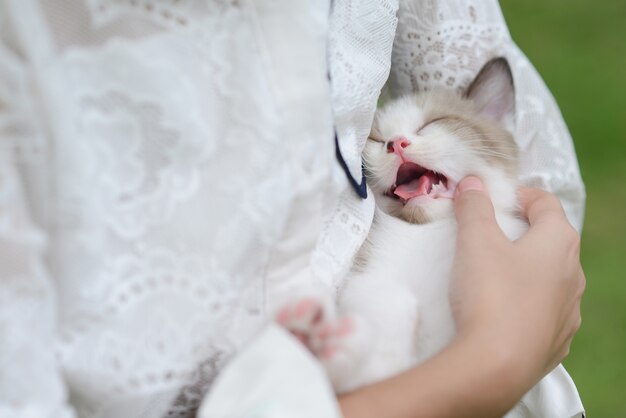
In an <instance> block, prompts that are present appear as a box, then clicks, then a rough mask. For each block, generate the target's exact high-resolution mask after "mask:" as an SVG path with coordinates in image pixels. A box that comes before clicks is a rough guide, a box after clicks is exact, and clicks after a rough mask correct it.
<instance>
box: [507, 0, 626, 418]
mask: <svg viewBox="0 0 626 418" xmlns="http://www.w3.org/2000/svg"><path fill="white" fill-rule="evenodd" d="M500 4H501V6H502V9H503V10H504V15H505V17H506V19H507V22H508V24H509V29H510V31H511V34H512V36H513V39H514V40H515V41H516V43H517V44H518V45H519V46H520V48H521V49H522V50H523V51H524V52H525V53H526V55H528V57H529V58H530V60H531V61H532V62H533V63H534V64H535V66H536V67H537V69H538V70H539V73H540V74H541V75H542V76H543V78H544V80H545V82H546V83H547V84H548V87H549V88H550V90H551V91H552V93H553V94H554V96H555V97H556V100H557V102H558V103H559V105H560V107H561V111H562V112H563V116H564V117H565V120H566V122H567V124H568V126H569V129H570V131H571V133H572V137H573V138H574V143H575V145H576V150H577V152H578V158H579V161H580V168H581V172H582V176H583V179H584V181H585V184H586V187H587V213H586V217H585V225H584V229H583V239H582V246H583V248H582V260H583V261H582V263H583V267H584V269H585V273H586V275H587V291H586V294H585V298H584V300H583V326H582V328H581V330H580V331H579V333H578V334H577V336H576V338H575V340H574V344H573V346H572V350H571V354H570V356H569V357H568V359H567V360H566V362H565V366H566V367H567V369H568V370H569V372H570V374H571V375H572V376H573V377H574V380H575V381H576V384H577V386H578V389H579V391H580V393H581V396H582V398H583V402H584V403H585V407H586V408H587V412H588V415H589V416H590V417H591V418H593V417H603V418H604V417H626V280H624V277H625V276H626V275H625V274H624V273H625V270H626V269H625V267H626V0H603V1H594V2H592V1H589V0H587V1H582V0H549V1H547V0H523V1H522V0H501V1H500Z"/></svg>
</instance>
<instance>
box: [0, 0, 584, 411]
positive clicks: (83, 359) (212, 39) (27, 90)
mask: <svg viewBox="0 0 626 418" xmlns="http://www.w3.org/2000/svg"><path fill="white" fill-rule="evenodd" d="M333 3H334V4H333V5H332V7H331V4H330V0H326V1H310V0H160V1H157V0H20V1H17V0H5V1H2V2H0V144H1V146H0V417H12V418H26V417H28V418H30V417H33V418H67V417H74V416H78V417H85V418H87V417H89V418H109V417H111V418H113V417H124V418H126V417H129V418H134V417H138V418H139V417H142V418H153V417H155V418H160V417H193V416H195V413H196V411H197V409H198V406H199V405H200V402H201V400H202V399H203V397H204V396H205V394H206V393H207V392H208V391H209V389H210V388H211V384H212V382H213V380H214V378H215V377H216V375H217V373H218V372H219V371H220V370H221V368H222V367H223V365H224V364H225V363H226V362H228V361H229V360H230V359H232V358H234V356H235V354H236V353H238V352H240V351H241V349H242V348H243V347H246V346H248V345H249V344H250V342H251V341H254V340H255V337H256V336H258V335H260V334H259V332H260V331H261V330H262V329H263V327H264V325H265V324H267V322H268V316H269V312H270V311H271V307H272V306H274V305H275V304H276V303H277V301H278V300H279V295H280V294H284V293H285V292H286V291H288V290H289V289H293V288H294V287H298V286H300V285H303V284H306V285H309V286H311V285H313V286H317V287H325V288H327V289H329V291H333V289H336V288H337V287H338V286H339V285H340V284H341V281H342V279H343V277H344V276H345V274H346V272H347V271H348V269H349V268H350V264H351V261H352V257H353V256H354V254H355V253H356V251H357V250H358V248H359V246H360V245H361V243H362V242H363V239H364V238H365V236H366V235H367V233H368V230H369V227H370V223H371V220H372V216H373V208H374V206H373V200H372V199H371V198H369V199H366V200H363V199H360V198H358V197H357V195H356V193H354V191H353V190H352V189H351V188H350V187H349V186H348V183H347V181H346V176H345V173H344V172H343V171H342V170H341V168H340V167H339V166H338V164H337V163H336V160H335V148H334V142H333V138H334V129H336V131H337V134H338V139H339V145H340V149H341V152H342V154H343V156H344V157H345V159H346V161H347V163H348V166H349V168H350V172H351V174H352V175H353V177H354V178H356V179H357V180H359V181H360V177H361V173H360V152H361V148H362V146H363V144H364V141H365V139H366V137H367V133H368V132H369V126H370V124H371V121H372V117H373V112H374V110H375V107H376V102H377V100H378V97H379V94H380V91H381V89H382V88H383V85H384V84H385V82H386V80H387V79H388V78H389V86H390V90H391V91H392V93H393V94H399V93H402V92H407V91H417V90H420V89H427V88H431V87H433V86H435V85H445V86H448V87H450V88H463V87H464V86H467V84H468V83H469V81H470V79H471V78H472V77H473V76H474V74H475V73H476V72H477V71H478V70H479V69H480V67H481V66H482V65H483V64H484V63H485V62H486V61H487V60H488V59H490V58H492V57H494V56H498V55H504V56H506V57H507V58H508V59H509V62H510V63H511V65H512V68H513V73H514V78H515V84H516V86H517V103H516V104H517V120H516V138H517V140H518V142H519V145H520V148H521V150H522V172H521V180H522V181H523V182H524V183H526V184H530V185H534V186H541V187H543V188H545V189H547V190H550V191H553V192H555V193H557V194H558V195H559V196H560V197H561V199H562V202H563V204H564V206H565V208H566V211H567V213H568V215H569V217H570V220H571V221H572V222H573V223H574V225H575V226H576V227H577V228H579V229H580V227H581V223H582V215H583V202H584V190H583V185H582V182H581V179H580V176H579V171H578V166H577V163H576V156H575V153H574V149H573V146H572V141H571V139H570V137H569V134H568V132H567V129H566V127H565V125H564V123H563V120H562V118H561V116H560V113H559V111H558V108H557V107H556V104H555V102H554V100H553V99H552V97H551V95H550V94H549V92H548V90H547V89H546V87H545V86H544V84H543V83H542V81H541V79H540V78H539V76H538V75H537V73H536V72H535V70H534V69H533V68H532V66H531V65H530V64H529V62H528V61H527V59H526V58H525V57H524V56H523V55H522V54H521V52H519V50H518V49H517V48H516V47H515V45H514V44H513V43H512V41H511V40H510V36H509V34H508V32H507V29H506V25H505V23H504V20H503V18H502V14H501V12H500V9H499V6H498V4H497V2H496V1H495V0H476V1H467V0H466V1H458V0H439V1H437V0H428V1H427V0H406V1H402V2H401V4H400V5H398V1H397V0H395V1H394V0H358V1H352V0H335V1H334V2H333ZM396 16H398V17H397V18H396ZM396 26H397V31H396ZM394 37H395V38H394ZM392 47H393V48H392ZM328 75H330V79H331V81H330V83H329V81H328ZM262 335H265V334H262ZM259 338H260V337H259ZM259 338H257V340H258V339H259ZM320 384H323V383H320Z"/></svg>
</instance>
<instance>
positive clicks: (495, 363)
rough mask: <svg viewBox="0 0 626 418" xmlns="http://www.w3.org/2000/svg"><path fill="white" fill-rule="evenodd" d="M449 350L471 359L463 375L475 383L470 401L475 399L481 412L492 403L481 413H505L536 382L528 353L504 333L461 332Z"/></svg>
mask: <svg viewBox="0 0 626 418" xmlns="http://www.w3.org/2000/svg"><path fill="white" fill-rule="evenodd" d="M448 350H450V351H451V352H452V356H455V357H458V358H460V359H467V360H466V361H467V365H466V366H465V367H464V368H463V369H462V370H463V374H464V376H462V377H461V378H463V379H465V380H466V383H467V384H468V385H471V386H472V390H471V396H472V397H473V399H468V402H474V403H475V405H474V407H475V409H476V411H477V412H480V413H482V412H481V409H482V407H483V406H488V410H486V411H485V412H484V415H480V414H478V415H477V416H488V413H489V411H494V410H499V411H501V414H500V416H502V415H504V414H505V413H506V412H507V411H508V410H510V409H511V408H512V407H513V406H514V405H515V403H517V402H518V401H519V399H521V398H522V396H523V395H524V394H525V393H526V392H527V391H528V390H529V389H530V388H531V387H532V386H533V385H534V384H535V383H536V378H535V374H536V373H535V371H534V368H533V367H530V366H531V364H530V363H532V362H531V361H529V357H528V356H527V355H526V354H528V353H524V352H523V351H524V348H523V347H521V346H520V345H517V344H516V343H515V342H514V340H512V339H507V338H503V336H502V335H497V334H494V333H488V332H476V333H472V334H465V335H459V336H458V337H457V338H456V339H455V340H454V341H453V342H452V343H451V344H450V346H449V348H448ZM457 353H458V354H457Z"/></svg>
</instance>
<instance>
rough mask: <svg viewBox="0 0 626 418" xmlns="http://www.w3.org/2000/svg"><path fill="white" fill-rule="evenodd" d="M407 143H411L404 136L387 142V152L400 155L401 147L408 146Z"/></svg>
mask: <svg viewBox="0 0 626 418" xmlns="http://www.w3.org/2000/svg"><path fill="white" fill-rule="evenodd" d="M409 145H411V142H410V141H409V140H408V139H406V138H405V137H403V136H401V137H399V138H396V139H393V140H391V141H389V142H387V152H389V153H392V152H395V153H396V154H398V155H402V149H404V148H406V147H408V146H409Z"/></svg>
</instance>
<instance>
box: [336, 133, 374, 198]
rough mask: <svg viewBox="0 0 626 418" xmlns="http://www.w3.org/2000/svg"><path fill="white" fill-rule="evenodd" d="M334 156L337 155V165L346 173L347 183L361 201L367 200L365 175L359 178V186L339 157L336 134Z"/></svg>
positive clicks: (341, 157) (344, 162)
mask: <svg viewBox="0 0 626 418" xmlns="http://www.w3.org/2000/svg"><path fill="white" fill-rule="evenodd" d="M335 154H336V155H337V161H339V165H340V166H341V168H342V169H343V172H344V173H346V177H348V182H349V183H350V185H351V186H352V188H353V189H354V191H355V192H356V194H358V195H359V196H360V197H361V198H362V199H367V183H366V182H365V175H363V177H362V178H361V184H359V183H357V182H356V180H355V179H354V177H352V174H351V173H350V169H349V168H348V164H346V160H344V159H343V155H341V149H340V148H339V138H337V132H335Z"/></svg>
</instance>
